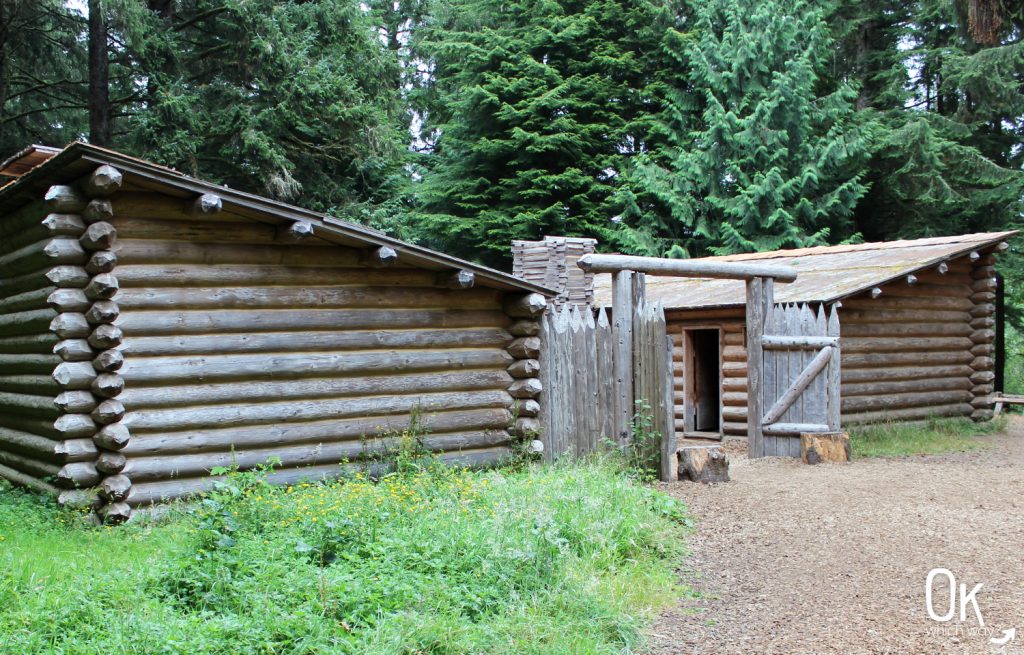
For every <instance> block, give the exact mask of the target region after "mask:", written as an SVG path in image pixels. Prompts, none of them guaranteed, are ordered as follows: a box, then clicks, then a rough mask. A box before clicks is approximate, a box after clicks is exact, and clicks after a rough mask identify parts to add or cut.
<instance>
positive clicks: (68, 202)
mask: <svg viewBox="0 0 1024 655" xmlns="http://www.w3.org/2000/svg"><path fill="white" fill-rule="evenodd" d="M88 202H89V200H88V198H86V197H85V196H83V195H82V194H81V193H79V192H78V190H77V189H75V188H74V187H72V186H68V185H66V184H55V185H53V186H51V187H50V188H49V189H47V190H46V193H45V194H44V195H43V203H44V205H45V206H46V209H47V210H49V211H51V212H59V213H68V214H77V213H78V212H80V211H82V210H83V209H85V206H86V204H88Z"/></svg>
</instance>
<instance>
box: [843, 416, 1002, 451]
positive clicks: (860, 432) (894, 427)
mask: <svg viewBox="0 0 1024 655" xmlns="http://www.w3.org/2000/svg"><path fill="white" fill-rule="evenodd" d="M1005 428H1006V420H1005V418H1001V419H997V420H994V421H989V422H986V423H975V422H973V421H971V420H969V419H966V418H955V419H932V420H929V421H926V422H923V423H885V424H881V425H871V426H866V427H855V428H853V429H851V430H850V431H849V432H850V445H851V448H852V449H853V456H854V457H905V456H908V455H939V454H943V453H956V452H967V451H970V450H975V449H977V448H980V447H981V446H982V443H981V442H979V441H978V439H977V437H978V436H979V435H985V434H995V433H997V432H1001V431H1002V430H1004V429H1005Z"/></svg>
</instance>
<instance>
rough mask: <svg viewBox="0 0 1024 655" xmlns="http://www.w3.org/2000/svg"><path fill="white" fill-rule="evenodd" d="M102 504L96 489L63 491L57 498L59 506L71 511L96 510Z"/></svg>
mask: <svg viewBox="0 0 1024 655" xmlns="http://www.w3.org/2000/svg"><path fill="white" fill-rule="evenodd" d="M102 502H103V501H101V500H100V496H99V494H98V493H97V492H96V490H95V489H73V490H69V491H62V492H60V495H59V496H57V504H58V505H60V506H61V507H63V508H64V509H69V510H86V509H96V508H97V507H99V506H100V504H101V503H102Z"/></svg>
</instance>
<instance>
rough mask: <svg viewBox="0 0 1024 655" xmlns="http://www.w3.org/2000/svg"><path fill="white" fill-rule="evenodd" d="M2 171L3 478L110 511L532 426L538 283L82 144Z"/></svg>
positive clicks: (484, 442) (307, 475) (472, 446)
mask: <svg viewBox="0 0 1024 655" xmlns="http://www.w3.org/2000/svg"><path fill="white" fill-rule="evenodd" d="M0 176H2V177H0V183H2V182H6V184H5V186H3V187H2V188H0V239H2V246H0V477H3V478H6V479H8V480H10V481H12V482H14V483H18V484H22V485H26V486H29V487H32V488H34V489H37V490H40V491H43V492H46V493H49V494H53V495H54V496H55V497H57V498H58V500H59V502H61V503H62V504H73V505H85V506H89V507H93V508H94V509H96V510H97V512H98V514H99V516H101V517H102V518H104V519H105V520H108V521H111V522H116V521H121V520H125V519H127V518H128V517H129V516H130V515H131V513H132V512H133V510H134V508H138V507H140V506H148V505H150V504H152V503H156V502H160V501H165V500H171V499H177V498H182V497H186V496H189V495H192V494H196V493H198V492H202V491H204V490H207V489H209V488H210V487H211V486H212V484H213V483H214V481H215V479H216V478H215V477H212V476H211V475H210V471H211V469H212V468H214V467H219V466H227V467H230V466H237V467H238V468H240V469H248V468H252V467H255V466H258V465H261V464H264V463H266V462H268V461H269V460H271V459H272V458H274V459H276V460H277V461H278V462H279V464H278V466H277V467H276V468H275V470H274V471H273V472H272V473H271V474H270V476H269V477H270V479H271V480H272V481H274V482H277V483H291V482H294V481H297V480H301V479H318V478H321V477H324V476H335V475H338V474H339V473H341V472H342V471H343V463H345V462H348V463H351V464H346V465H347V466H357V465H358V463H359V462H360V461H361V460H367V461H369V460H372V461H376V462H380V461H381V460H382V459H384V460H386V457H387V454H388V453H389V452H392V450H391V449H392V448H393V447H394V441H395V435H396V434H399V433H400V432H401V431H403V430H407V429H408V428H409V427H410V424H411V422H412V421H414V420H418V421H420V422H422V424H423V427H424V429H425V430H426V435H425V437H423V446H424V447H425V448H427V449H429V450H431V451H433V452H436V453H438V454H439V456H440V457H441V458H443V459H445V460H448V461H452V462H456V463H459V464H464V465H488V464H492V463H495V462H497V461H499V460H501V459H502V458H503V457H505V456H506V455H508V454H509V452H510V446H511V445H512V444H513V441H514V440H515V439H517V438H519V437H520V436H523V435H526V434H530V433H532V432H534V431H535V430H536V429H537V425H536V418H534V417H536V415H537V413H538V411H539V404H538V401H539V398H540V393H541V387H540V382H539V380H538V379H537V369H538V366H537V362H536V357H537V353H538V348H539V342H538V336H537V335H538V333H539V326H538V323H537V318H538V316H539V315H540V314H541V313H542V312H543V310H544V308H545V305H546V296H550V295H552V292H551V291H550V290H548V289H546V288H545V287H543V286H541V285H538V284H534V283H531V282H527V281H524V280H522V279H519V278H515V277H513V276H511V275H508V274H505V273H502V272H500V271H496V270H493V269H489V268H485V267H482V266H478V265H475V264H471V263H469V262H465V261H461V260H459V259H456V258H453V257H450V256H447V255H445V254H442V253H439V252H435V251H432V250H429V249H426V248H423V247H420V246H416V245H413V244H409V243H404V242H402V241H398V240H396V239H393V238H390V237H388V236H386V235H384V234H383V233H380V232H377V231H375V230H372V229H370V228H367V227H363V226H360V225H356V224H353V223H349V222H346V221H343V220H339V219H337V218H333V217H331V216H326V215H322V214H317V213H314V212H310V211H305V210H302V209H299V208H297V207H292V206H289V205H286V204H283V203H280V202H276V201H274V200H271V199H268V198H263V197H259V196H255V195H251V194H248V193H243V192H240V191H236V190H233V189H228V188H225V187H220V186H217V185H215V184H210V183H208V182H204V181H201V180H197V179H194V178H192V177H188V176H185V175H182V174H180V173H178V172H176V171H174V170H171V169H168V168H164V167H161V166H157V165H155V164H152V163H149V162H145V161H140V160H138V159H134V158H131V157H127V156H125V155H122V154H119V153H117V152H113V151H110V150H106V149H101V148H97V147H94V146H90V145H87V144H83V143H74V144H72V145H70V146H68V147H66V148H64V149H62V150H56V149H51V148H42V147H32V148H28V149H27V150H25V151H23V152H22V153H20V154H19V155H16V156H15V157H13V158H11V159H10V160H8V161H7V162H5V163H4V164H2V165H0Z"/></svg>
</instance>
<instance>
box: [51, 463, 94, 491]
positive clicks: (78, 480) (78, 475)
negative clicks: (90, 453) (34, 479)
mask: <svg viewBox="0 0 1024 655" xmlns="http://www.w3.org/2000/svg"><path fill="white" fill-rule="evenodd" d="M99 481H100V473H99V471H97V470H96V465H95V464H93V463H92V462H73V463H71V464H65V465H64V466H62V467H60V470H59V471H57V486H59V487H62V488H64V489H79V488H81V487H92V486H94V485H95V484H96V483H97V482H99Z"/></svg>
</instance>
